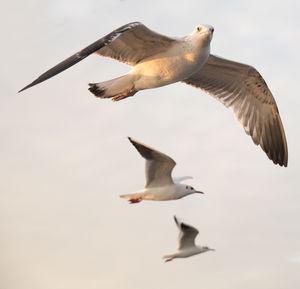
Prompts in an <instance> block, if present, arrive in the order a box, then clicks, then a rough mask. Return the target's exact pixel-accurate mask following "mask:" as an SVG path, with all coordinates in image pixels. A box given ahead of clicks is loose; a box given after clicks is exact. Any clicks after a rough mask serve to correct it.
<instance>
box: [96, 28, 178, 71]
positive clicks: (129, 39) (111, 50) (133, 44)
mask: <svg viewBox="0 0 300 289" xmlns="http://www.w3.org/2000/svg"><path fill="white" fill-rule="evenodd" d="M176 41H177V40H176V39H174V38H170V37H167V36H164V35H162V34H159V33H156V32H154V31H152V30H150V29H149V28H147V27H146V26H145V25H143V24H141V23H140V24H139V25H135V26H134V27H133V28H132V29H130V30H128V31H126V32H125V33H122V35H120V36H119V37H117V38H116V39H114V41H112V42H111V43H110V44H109V45H107V46H105V47H102V48H100V49H99V50H98V51H96V54H99V55H101V56H106V57H110V58H113V59H116V60H118V61H121V62H124V63H126V64H129V65H131V66H134V65H136V64H137V63H139V62H140V61H142V60H144V59H146V58H149V57H151V56H153V55H156V54H158V53H160V52H163V51H166V50H168V49H169V48H170V47H171V45H172V44H173V43H175V42H176Z"/></svg>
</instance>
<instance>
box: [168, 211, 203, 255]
mask: <svg viewBox="0 0 300 289" xmlns="http://www.w3.org/2000/svg"><path fill="white" fill-rule="evenodd" d="M174 220H175V223H176V225H177V227H178V228H179V230H180V233H179V238H178V249H179V250H182V249H185V248H190V247H193V246H195V238H196V237H197V235H198V233H199V231H198V230H197V229H196V228H194V227H192V226H190V225H187V224H185V223H182V222H179V221H178V220H177V218H176V216H174Z"/></svg>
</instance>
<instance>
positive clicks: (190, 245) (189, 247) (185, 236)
mask: <svg viewBox="0 0 300 289" xmlns="http://www.w3.org/2000/svg"><path fill="white" fill-rule="evenodd" d="M174 220H175V223H176V225H177V227H178V229H179V232H180V233H179V237H178V252H177V253H174V254H171V255H166V256H164V257H163V258H164V259H165V262H169V261H172V260H173V259H175V258H186V257H190V256H193V255H197V254H201V253H204V252H208V251H215V249H211V248H208V247H206V246H196V245H195V238H196V237H197V235H198V233H199V231H198V230H197V229H196V228H194V227H192V226H190V225H187V224H185V223H183V222H180V221H178V220H177V218H176V216H174Z"/></svg>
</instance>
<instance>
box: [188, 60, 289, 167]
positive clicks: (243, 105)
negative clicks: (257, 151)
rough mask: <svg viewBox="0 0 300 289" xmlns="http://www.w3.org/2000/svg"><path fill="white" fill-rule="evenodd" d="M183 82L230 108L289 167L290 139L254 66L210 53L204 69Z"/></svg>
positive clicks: (255, 138)
mask: <svg viewBox="0 0 300 289" xmlns="http://www.w3.org/2000/svg"><path fill="white" fill-rule="evenodd" d="M183 82H185V83H187V84H190V85H193V86H195V87H198V88H201V89H203V90H204V91H206V92H208V93H209V94H211V95H212V96H213V97H215V98H216V99H217V100H219V101H220V102H221V103H223V104H224V105H225V106H226V107H230V108H231V109H232V110H233V112H234V114H235V116H236V118H237V119H238V121H239V122H240V124H241V125H242V126H243V127H244V129H245V131H246V133H247V134H249V135H251V137H252V139H253V142H254V143H255V144H256V145H258V144H259V145H260V146H261V148H262V149H263V150H264V151H265V153H266V154H267V155H268V157H269V158H270V159H271V160H272V161H273V162H274V163H275V164H279V165H281V166H287V163H288V149H287V142H286V137H285V133H284V129H283V125H282V122H281V119H280V115H279V112H278V108H277V105H276V102H275V100H274V98H273V96H272V93H271V91H270V90H269V88H268V86H267V84H266V83H265V81H264V79H263V78H262V76H261V75H260V74H259V72H258V71H257V70H256V69H255V68H253V67H252V66H248V65H245V64H241V63H238V62H233V61H229V60H226V59H223V58H220V57H216V56H214V55H210V56H209V58H208V60H207V62H206V63H205V65H204V66H203V68H202V69H201V70H200V71H199V72H197V73H195V74H194V75H192V76H191V77H189V78H187V79H185V80H184V81H183Z"/></svg>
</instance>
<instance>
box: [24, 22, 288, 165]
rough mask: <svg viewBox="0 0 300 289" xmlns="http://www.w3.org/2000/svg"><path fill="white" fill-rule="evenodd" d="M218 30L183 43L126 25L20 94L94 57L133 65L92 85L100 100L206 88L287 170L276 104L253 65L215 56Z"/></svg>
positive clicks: (198, 30)
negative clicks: (179, 86) (174, 87)
mask: <svg viewBox="0 0 300 289" xmlns="http://www.w3.org/2000/svg"><path fill="white" fill-rule="evenodd" d="M213 32H214V28H213V27H212V26H210V25H198V26H196V27H195V29H194V30H193V32H192V33H191V34H188V35H186V36H183V37H180V38H174V37H168V36H164V35H162V34H159V33H156V32H154V31H152V30H150V29H149V28H147V27H146V26H145V25H143V24H142V23H140V22H132V23H129V24H126V25H124V26H122V27H120V28H118V29H116V30H114V31H112V32H111V33H109V34H107V35H106V36H104V37H102V38H101V39H99V40H97V41H96V42H94V43H92V44H91V45H89V46H87V47H86V48H84V49H82V50H80V51H79V52H77V53H75V54H74V55H72V56H70V57H69V58H67V59H66V60H64V61H62V62H61V63H59V64H58V65H56V66H54V67H53V68H51V69H49V70H48V71H46V72H45V73H43V74H42V75H40V76H39V77H38V78H37V79H36V80H34V81H33V82H31V83H30V84H28V85H27V86H25V87H24V88H23V89H21V90H20V91H19V92H21V91H23V90H25V89H27V88H29V87H32V86H34V85H36V84H38V83H40V82H43V81H45V80H47V79H49V78H51V77H52V76H54V75H56V74H58V73H60V72H62V71H64V70H65V69H67V68H69V67H71V66H72V65H74V64H76V63H77V62H79V61H81V60H83V59H84V58H86V57H87V56H89V55H90V54H92V53H95V54H97V55H100V56H104V57H110V58H113V59H115V60H118V61H120V62H123V63H126V64H128V65H130V66H132V69H131V70H130V71H129V72H128V73H127V74H125V75H123V76H120V77H117V78H114V79H112V80H108V81H104V82H99V83H90V84H89V86H90V87H89V90H90V92H92V93H93V94H94V95H95V96H96V97H99V98H112V100H113V101H119V100H121V99H124V98H127V97H129V96H133V95H134V94H135V93H137V92H138V91H140V90H144V89H150V88H155V87H160V86H164V85H168V84H171V83H175V82H178V81H181V82H183V83H186V84H189V85H192V86H194V87H196V88H200V89H202V90H203V91H205V92H207V93H208V94H210V95H212V96H213V97H214V98H215V99H217V100H218V101H220V102H221V103H223V104H224V105H225V106H226V107H229V108H231V109H232V110H233V113H234V115H235V116H236V118H237V120H238V121H239V123H240V124H241V125H242V127H243V128H244V130H245V132H246V133H247V134H248V135H250V136H251V137H252V140H253V142H254V143H255V144H256V145H260V146H261V148H262V149H263V150H264V151H265V153H266V154H267V156H268V157H269V159H271V160H272V161H273V162H274V164H279V165H280V166H285V167H286V166H287V164H288V148H287V141H286V137H285V133H284V128H283V125H282V122H281V118H280V115H279V111H278V108H277V105H276V102H275V99H274V97H273V95H272V93H271V91H270V90H269V88H268V86H267V84H266V82H265V81H264V79H263V78H262V76H261V75H260V73H259V72H258V71H257V70H256V69H255V68H254V67H252V66H249V65H246V64H242V63H238V62H234V61H230V60H227V59H224V58H221V57H218V56H215V55H212V54H210V42H211V40H212V36H213Z"/></svg>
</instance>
